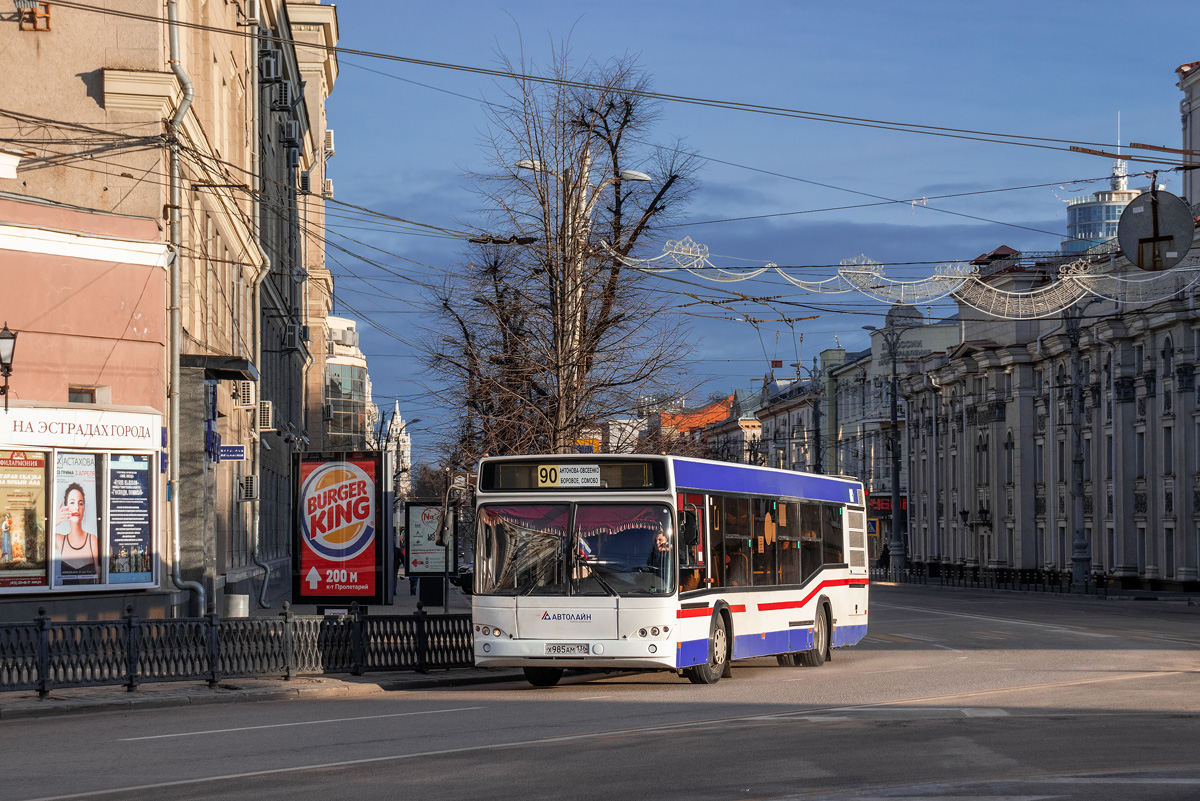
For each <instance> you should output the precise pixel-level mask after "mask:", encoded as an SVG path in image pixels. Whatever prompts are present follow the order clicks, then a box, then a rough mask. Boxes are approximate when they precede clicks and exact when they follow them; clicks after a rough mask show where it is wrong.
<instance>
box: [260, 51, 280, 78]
mask: <svg viewBox="0 0 1200 801" xmlns="http://www.w3.org/2000/svg"><path fill="white" fill-rule="evenodd" d="M260 56H261V60H260V61H259V63H258V77H259V80H261V81H262V82H263V83H275V82H276V81H278V80H279V79H280V77H281V76H280V74H279V56H278V55H276V54H275V53H274V52H272V51H270V50H264V51H262V52H261V53H260Z"/></svg>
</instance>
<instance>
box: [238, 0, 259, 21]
mask: <svg viewBox="0 0 1200 801" xmlns="http://www.w3.org/2000/svg"><path fill="white" fill-rule="evenodd" d="M245 3H246V12H245V13H246V16H245V17H244V18H242V19H240V20H238V25H241V26H243V27H245V26H249V25H257V24H258V0H245Z"/></svg>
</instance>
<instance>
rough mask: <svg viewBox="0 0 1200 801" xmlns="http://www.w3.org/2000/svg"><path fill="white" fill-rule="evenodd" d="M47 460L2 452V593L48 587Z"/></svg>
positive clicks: (29, 453)
mask: <svg viewBox="0 0 1200 801" xmlns="http://www.w3.org/2000/svg"><path fill="white" fill-rule="evenodd" d="M46 459H47V456H46V454H45V453H44V452H41V451H0V591H11V592H22V591H25V590H29V589H31V588H32V589H37V588H44V587H45V586H46V582H47V579H46V485H47V483H48V482H47V476H46Z"/></svg>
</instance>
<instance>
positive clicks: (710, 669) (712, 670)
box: [687, 614, 729, 684]
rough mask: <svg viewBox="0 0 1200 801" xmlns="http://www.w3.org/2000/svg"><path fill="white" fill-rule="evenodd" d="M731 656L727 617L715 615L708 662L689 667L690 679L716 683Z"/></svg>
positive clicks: (710, 632) (710, 635)
mask: <svg viewBox="0 0 1200 801" xmlns="http://www.w3.org/2000/svg"><path fill="white" fill-rule="evenodd" d="M728 658H729V631H728V629H727V628H726V627H725V618H724V617H723V616H721V615H719V614H718V615H714V616H713V623H712V628H711V629H710V630H709V635H708V662H707V663H705V664H703V665H696V666H695V667H693V668H688V670H687V677H688V681H690V682H691V683H692V684H716V683H717V682H718V681H720V680H721V675H722V674H723V673H724V672H725V661H726V660H727V659H728Z"/></svg>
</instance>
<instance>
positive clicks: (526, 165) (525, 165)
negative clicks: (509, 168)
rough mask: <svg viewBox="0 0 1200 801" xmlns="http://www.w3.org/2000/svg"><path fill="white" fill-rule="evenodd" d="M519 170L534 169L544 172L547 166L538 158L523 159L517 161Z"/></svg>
mask: <svg viewBox="0 0 1200 801" xmlns="http://www.w3.org/2000/svg"><path fill="white" fill-rule="evenodd" d="M516 167H517V169H519V170H533V171H534V172H543V171H544V170H545V169H546V167H545V165H544V164H542V162H540V161H538V160H537V159H521V160H520V161H518V162H517V163H516Z"/></svg>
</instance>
